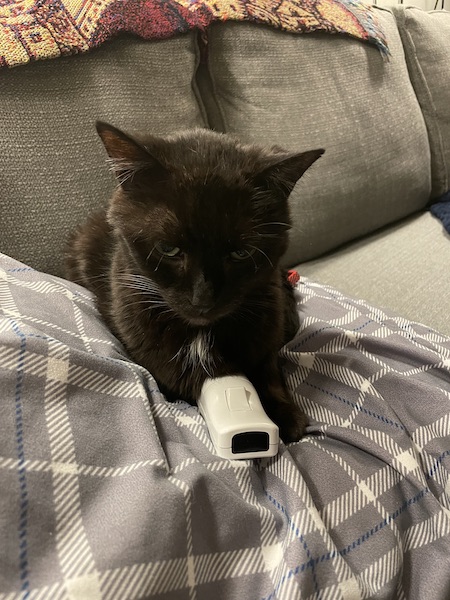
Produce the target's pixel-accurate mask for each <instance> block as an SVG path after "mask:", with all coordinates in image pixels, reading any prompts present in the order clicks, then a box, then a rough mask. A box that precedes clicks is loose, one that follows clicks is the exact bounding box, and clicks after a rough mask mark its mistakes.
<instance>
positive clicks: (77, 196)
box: [0, 34, 205, 275]
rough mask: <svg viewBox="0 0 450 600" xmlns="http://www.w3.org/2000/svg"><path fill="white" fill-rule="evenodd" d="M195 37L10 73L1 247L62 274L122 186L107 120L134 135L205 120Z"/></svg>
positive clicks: (0, 157)
mask: <svg viewBox="0 0 450 600" xmlns="http://www.w3.org/2000/svg"><path fill="white" fill-rule="evenodd" d="M196 67H197V45H196V42H195V35H194V34H192V35H191V34H188V35H184V36H180V37H177V38H174V39H170V40H165V41H160V42H145V41H142V40H139V39H137V38H134V37H131V36H125V37H121V38H118V39H116V40H115V41H114V42H111V43H107V44H105V45H104V46H102V47H101V48H99V49H98V50H95V51H92V52H90V53H88V54H85V55H79V56H74V57H67V58H60V59H54V60H50V61H42V62H37V63H33V64H29V65H26V66H22V67H17V68H15V69H12V70H8V69H6V68H4V69H2V70H1V71H0V80H1V86H0V104H1V107H2V110H1V114H0V173H1V185H0V212H1V221H0V251H1V252H4V253H5V254H9V255H11V256H13V257H14V258H16V259H19V260H21V261H23V262H25V263H27V264H29V265H31V266H32V267H34V268H36V269H39V270H43V271H47V272H50V273H53V274H57V275H60V274H62V264H63V251H64V244H65V240H66V238H67V236H68V234H69V232H70V231H71V230H72V229H73V228H74V227H75V226H76V225H77V224H78V223H80V222H81V221H82V220H83V219H84V218H85V216H86V215H87V214H88V213H89V212H90V211H92V210H93V209H95V208H98V207H99V206H101V205H102V204H104V203H105V202H106V200H107V199H108V197H109V196H110V194H111V192H112V190H113V188H114V186H115V182H114V181H113V178H112V176H111V174H110V173H109V171H108V167H107V165H106V160H105V159H106V153H105V151H104V148H103V146H102V144H101V142H100V140H99V138H98V136H97V133H96V131H95V126H94V125H95V121H96V120H97V119H103V120H109V121H110V122H111V123H113V124H115V125H116V126H117V127H121V128H124V129H127V130H129V131H139V130H141V129H142V130H146V131H148V132H153V133H160V134H162V133H170V132H172V131H175V130H180V129H185V128H189V127H197V126H204V124H205V123H204V119H203V118H202V116H201V112H200V109H199V105H198V103H197V100H196V98H195V94H194V91H193V85H192V82H193V78H194V73H195V69H196Z"/></svg>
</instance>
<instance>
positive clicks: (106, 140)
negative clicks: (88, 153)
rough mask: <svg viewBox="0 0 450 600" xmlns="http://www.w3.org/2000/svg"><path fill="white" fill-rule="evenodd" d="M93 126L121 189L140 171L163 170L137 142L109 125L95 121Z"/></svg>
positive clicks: (128, 184)
mask: <svg viewBox="0 0 450 600" xmlns="http://www.w3.org/2000/svg"><path fill="white" fill-rule="evenodd" d="M95 125H96V128H97V133H98V135H99V136H100V138H101V140H102V142H103V145H104V146H105V149H106V152H107V153H108V156H109V162H110V163H111V168H112V170H113V172H114V174H115V176H116V177H117V180H118V181H119V183H120V185H121V186H122V187H123V188H125V189H127V188H128V187H129V186H131V185H132V183H133V182H134V180H135V176H136V175H137V174H138V173H140V172H142V171H145V170H149V169H153V170H156V169H157V170H160V171H163V170H164V168H163V167H162V165H161V164H160V163H159V162H158V160H157V159H156V158H155V157H154V156H152V155H151V154H150V152H149V151H148V150H147V148H146V147H145V146H143V145H142V144H141V143H140V142H139V141H137V140H135V139H134V138H132V137H131V136H129V135H128V134H126V133H124V132H123V131H121V130H120V129H117V128H116V127H113V125H110V124H109V123H104V122H103V121H97V123H96V124H95Z"/></svg>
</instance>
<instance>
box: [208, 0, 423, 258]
mask: <svg viewBox="0 0 450 600" xmlns="http://www.w3.org/2000/svg"><path fill="white" fill-rule="evenodd" d="M377 16H378V18H379V20H380V22H381V24H382V25H383V27H384V29H385V33H386V35H387V39H388V43H389V47H390V50H391V53H392V55H391V57H390V61H389V62H384V61H383V58H382V56H381V54H380V53H379V51H378V50H377V49H376V48H374V47H372V46H370V45H366V44H363V43H361V42H358V41H355V40H352V39H349V38H345V37H341V36H336V35H335V36H331V35H327V34H307V35H295V34H288V33H283V32H279V31H276V30H273V29H269V28H261V27H255V26H252V25H251V24H242V23H227V24H217V25H215V26H213V27H212V28H211V29H210V31H209V38H208V64H207V69H203V70H202V71H201V72H200V73H201V80H200V82H199V85H200V86H201V89H202V95H203V97H204V98H206V99H207V100H208V101H207V102H205V107H206V110H207V112H208V118H209V122H210V125H211V126H213V127H214V128H216V129H219V130H223V131H226V132H232V133H235V134H238V135H239V136H240V137H241V138H243V139H244V140H246V141H255V142H261V143H266V144H273V143H276V144H280V145H282V146H284V147H286V148H288V149H292V150H308V149H312V148H325V149H326V152H325V154H324V156H323V157H322V158H321V159H320V160H319V161H318V162H317V163H316V164H315V165H314V166H313V167H312V168H311V169H310V171H308V172H307V173H306V175H305V176H304V178H302V180H300V182H299V183H298V185H297V186H296V187H295V189H294V191H293V193H292V195H291V199H290V201H291V212H292V215H293V217H294V229H293V231H292V232H291V246H290V249H289V251H288V253H287V256H286V263H287V264H290V265H293V264H296V263H299V262H301V261H305V260H308V259H311V258H314V257H317V256H319V255H320V254H322V253H324V252H326V251H328V250H331V249H332V248H335V247H336V246H338V245H340V244H342V243H344V242H346V241H349V240H352V239H354V238H357V237H359V236H362V235H364V234H366V233H368V232H371V231H373V230H375V229H377V228H379V227H382V226H383V225H386V224H387V223H390V222H393V221H396V220H398V219H400V218H401V217H404V216H405V215H408V214H411V213H414V212H415V211H418V210H419V209H421V208H423V207H424V206H425V205H426V203H427V201H428V199H429V195H430V155H429V146H428V139H427V133H426V128H425V124H424V120H423V116H422V113H421V110H420V107H419V104H418V102H417V98H416V96H415V94H414V90H413V88H412V86H411V83H410V80H409V76H408V70H407V67H406V64H405V58H404V53H403V48H402V43H401V40H400V37H399V34H398V30H397V27H396V23H395V19H394V17H393V15H392V13H390V12H388V11H384V10H378V11H377Z"/></svg>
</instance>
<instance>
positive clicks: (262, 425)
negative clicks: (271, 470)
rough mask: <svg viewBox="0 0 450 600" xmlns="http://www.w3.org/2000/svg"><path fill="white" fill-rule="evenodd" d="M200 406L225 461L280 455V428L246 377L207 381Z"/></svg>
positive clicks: (213, 440) (212, 437)
mask: <svg viewBox="0 0 450 600" xmlns="http://www.w3.org/2000/svg"><path fill="white" fill-rule="evenodd" d="M197 404H198V408H199V410H200V414H201V415H202V416H203V418H204V419H205V421H206V425H207V426H208V430H209V434H210V436H211V440H212V442H213V444H214V446H215V449H216V452H217V454H218V455H219V456H221V457H222V458H231V459H244V458H263V457H266V456H275V454H276V453H277V452H278V443H279V434H278V427H277V426H276V425H275V423H274V422H273V421H271V420H270V419H269V417H268V416H267V415H266V413H265V411H264V409H263V407H262V405H261V401H260V399H259V396H258V394H257V393H256V390H255V388H254V387H253V385H252V384H251V383H250V381H249V380H248V379H247V378H246V377H244V376H241V375H232V376H228V377H218V378H216V379H207V380H206V381H205V383H204V384H203V387H202V391H201V393H200V398H199V400H198V402H197Z"/></svg>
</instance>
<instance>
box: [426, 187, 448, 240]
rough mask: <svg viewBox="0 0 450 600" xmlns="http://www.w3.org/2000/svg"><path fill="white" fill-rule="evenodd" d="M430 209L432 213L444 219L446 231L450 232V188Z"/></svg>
mask: <svg viewBox="0 0 450 600" xmlns="http://www.w3.org/2000/svg"><path fill="white" fill-rule="evenodd" d="M430 211H431V214H432V215H434V216H435V217H436V218H438V219H439V220H440V221H442V224H443V226H444V229H445V231H447V233H450V190H449V191H448V192H447V193H446V194H444V195H443V196H441V197H440V198H438V200H437V202H436V203H435V204H432V205H431V206H430Z"/></svg>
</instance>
